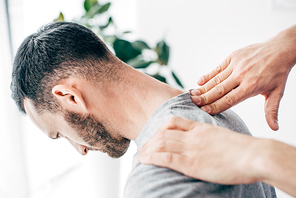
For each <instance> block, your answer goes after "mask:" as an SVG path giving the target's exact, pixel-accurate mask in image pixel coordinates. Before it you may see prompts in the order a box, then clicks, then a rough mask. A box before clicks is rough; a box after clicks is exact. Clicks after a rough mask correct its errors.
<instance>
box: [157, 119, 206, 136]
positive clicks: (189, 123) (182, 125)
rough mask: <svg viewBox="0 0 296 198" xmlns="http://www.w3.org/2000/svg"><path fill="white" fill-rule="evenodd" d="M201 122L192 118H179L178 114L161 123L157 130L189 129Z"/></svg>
mask: <svg viewBox="0 0 296 198" xmlns="http://www.w3.org/2000/svg"><path fill="white" fill-rule="evenodd" d="M200 124H202V123H198V122H195V121H193V120H189V119H186V118H181V117H178V116H173V117H171V118H170V119H169V120H168V121H167V122H166V123H165V124H163V125H162V126H161V127H160V129H159V130H158V132H159V131H164V130H166V129H175V130H181V131H189V130H191V129H193V128H194V127H196V126H197V125H200Z"/></svg>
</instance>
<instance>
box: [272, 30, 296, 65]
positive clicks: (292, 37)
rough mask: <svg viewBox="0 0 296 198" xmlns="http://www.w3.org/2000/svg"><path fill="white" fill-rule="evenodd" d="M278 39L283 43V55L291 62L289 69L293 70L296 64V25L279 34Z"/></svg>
mask: <svg viewBox="0 0 296 198" xmlns="http://www.w3.org/2000/svg"><path fill="white" fill-rule="evenodd" d="M276 37H277V40H278V42H280V43H281V46H282V50H281V49H280V51H282V53H283V54H282V55H283V56H284V57H286V59H287V60H288V61H289V64H288V66H289V68H288V69H289V70H291V69H292V68H293V67H294V65H295V64H296V25H294V26H292V27H290V28H287V29H285V30H283V31H281V32H279V33H278V34H277V35H276Z"/></svg>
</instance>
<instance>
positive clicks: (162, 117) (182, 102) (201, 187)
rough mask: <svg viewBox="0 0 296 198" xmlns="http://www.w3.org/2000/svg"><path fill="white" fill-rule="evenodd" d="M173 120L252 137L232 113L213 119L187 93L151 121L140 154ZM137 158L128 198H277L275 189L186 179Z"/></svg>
mask: <svg viewBox="0 0 296 198" xmlns="http://www.w3.org/2000/svg"><path fill="white" fill-rule="evenodd" d="M172 116H180V117H183V118H187V119H191V120H195V121H198V122H205V123H211V124H213V125H218V126H222V127H226V128H228V129H231V130H233V131H236V132H239V133H243V134H249V135H250V132H249V130H248V128H247V127H246V125H245V124H244V123H243V121H242V120H241V119H240V118H239V117H238V116H237V115H236V114H235V113H234V112H233V111H231V110H227V111H224V112H223V113H220V114H217V115H215V116H211V115H209V114H207V113H206V112H204V111H202V110H201V109H200V108H198V107H197V106H196V105H195V104H193V103H192V101H191V99H190V93H189V92H187V93H184V94H181V95H179V96H177V97H174V98H172V99H171V100H169V101H167V102H166V103H164V104H163V105H162V106H161V107H159V108H158V109H157V110H156V111H155V112H154V114H153V115H152V116H151V117H150V118H149V120H148V122H147V123H146V125H145V126H144V128H143V130H142V131H141V133H140V134H139V136H138V137H137V139H136V140H135V142H136V144H137V147H138V151H139V150H140V149H141V148H142V146H143V145H144V144H145V143H146V142H147V141H148V140H149V139H150V138H151V137H152V136H153V135H154V134H155V132H156V131H157V130H158V128H159V127H160V126H161V125H162V124H164V123H165V122H166V121H167V120H168V119H169V118H170V117H172ZM137 153H138V152H137ZM137 153H136V155H137ZM136 155H135V157H134V161H133V169H132V171H131V173H130V175H129V177H128V180H127V183H126V186H125V192H124V197H125V198H145V197H148V198H156V197H169V198H174V197H175V198H185V197H203V198H214V197H219V198H221V197H223V198H224V197H235V198H243V197H246V198H250V197H252V198H253V197H254V198H261V197H262V198H266V197H268V198H269V197H276V194H275V190H274V188H272V187H270V186H269V185H267V184H264V183H261V182H257V183H253V184H249V185H243V184H242V185H220V184H214V183H209V182H205V181H201V180H196V179H193V178H190V177H187V176H185V175H183V174H181V173H179V172H176V171H173V170H171V169H168V168H163V167H158V166H153V165H143V164H140V163H139V162H138V161H137V160H136ZM246 171H248V170H246Z"/></svg>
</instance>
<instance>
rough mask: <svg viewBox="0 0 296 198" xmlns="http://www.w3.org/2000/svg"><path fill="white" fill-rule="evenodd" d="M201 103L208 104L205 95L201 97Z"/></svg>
mask: <svg viewBox="0 0 296 198" xmlns="http://www.w3.org/2000/svg"><path fill="white" fill-rule="evenodd" d="M200 99H201V103H203V104H206V103H207V102H208V98H207V97H206V96H205V95H201V96H200Z"/></svg>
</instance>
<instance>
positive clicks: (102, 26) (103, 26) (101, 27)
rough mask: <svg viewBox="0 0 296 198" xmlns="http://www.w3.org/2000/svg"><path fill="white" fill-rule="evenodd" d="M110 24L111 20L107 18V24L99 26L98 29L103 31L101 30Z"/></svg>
mask: <svg viewBox="0 0 296 198" xmlns="http://www.w3.org/2000/svg"><path fill="white" fill-rule="evenodd" d="M110 23H113V19H112V17H109V20H108V22H107V24H106V25H101V26H99V28H100V29H101V30H103V29H105V28H107V27H108V26H109V25H110Z"/></svg>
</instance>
